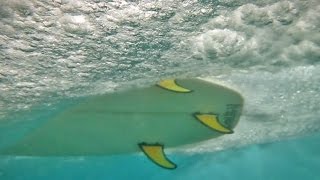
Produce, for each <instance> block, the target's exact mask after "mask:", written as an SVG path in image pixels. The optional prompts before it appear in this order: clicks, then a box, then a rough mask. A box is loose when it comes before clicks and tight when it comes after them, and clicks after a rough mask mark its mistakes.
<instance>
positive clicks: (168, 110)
mask: <svg viewBox="0 0 320 180" xmlns="http://www.w3.org/2000/svg"><path fill="white" fill-rule="evenodd" d="M242 107H243V98H242V96H241V95H240V94H239V93H237V92H236V91H234V90H231V89H229V88H226V87H224V86H221V85H217V84H213V83H211V82H207V81H204V80H201V79H167V80H162V81H160V82H158V83H157V84H155V85H153V86H150V87H145V88H137V89H131V90H128V91H120V92H114V93H110V94H104V95H96V96H93V97H89V98H87V99H85V100H84V101H82V102H80V103H78V104H76V105H74V106H72V107H69V108H67V109H65V111H63V112H61V113H60V114H58V115H56V116H55V117H53V118H52V119H49V120H48V121H46V122H45V123H44V124H43V125H41V126H40V127H38V128H36V129H34V130H33V131H32V132H30V133H28V134H26V135H25V136H24V137H23V138H22V139H21V140H19V141H18V142H16V143H15V144H13V145H12V146H10V147H7V148H5V149H3V150H0V154H5V155H23V156H90V155H109V154H119V153H130V152H138V151H142V152H144V154H145V155H146V156H147V157H148V158H149V159H151V160H152V161H153V162H155V163H156V164H157V165H159V166H161V167H164V168H167V169H174V168H176V167H177V166H176V164H175V163H173V162H172V161H170V160H169V159H168V158H167V157H166V156H165V154H164V147H177V146H181V145H186V144H192V143H197V142H200V141H204V140H208V139H211V138H216V137H218V136H221V135H223V134H230V133H233V129H234V127H235V126H236V124H237V123H238V121H239V117H240V114H241V110H242Z"/></svg>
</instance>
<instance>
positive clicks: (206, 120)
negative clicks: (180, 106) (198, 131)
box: [194, 113, 233, 134]
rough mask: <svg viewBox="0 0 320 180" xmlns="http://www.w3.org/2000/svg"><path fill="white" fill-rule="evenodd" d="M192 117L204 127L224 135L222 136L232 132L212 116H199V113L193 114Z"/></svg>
mask: <svg viewBox="0 0 320 180" xmlns="http://www.w3.org/2000/svg"><path fill="white" fill-rule="evenodd" d="M194 116H195V117H196V118H197V120H198V121H200V122H201V123H202V124H204V125H205V126H207V127H209V128H211V129H213V130H215V131H218V132H221V133H224V134H232V133H233V130H232V129H229V128H226V127H224V126H223V125H222V124H221V123H220V122H219V119H218V117H217V116H216V115H214V114H200V113H195V114H194Z"/></svg>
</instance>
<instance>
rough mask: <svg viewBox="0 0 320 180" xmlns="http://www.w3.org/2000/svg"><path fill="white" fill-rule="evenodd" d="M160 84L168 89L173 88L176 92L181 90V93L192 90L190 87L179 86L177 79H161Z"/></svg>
mask: <svg viewBox="0 0 320 180" xmlns="http://www.w3.org/2000/svg"><path fill="white" fill-rule="evenodd" d="M157 85H158V86H160V87H162V88H164V89H167V90H171V91H175V92H180V93H188V92H191V90H190V89H186V88H184V87H181V86H179V85H178V84H177V83H176V81H175V79H166V80H162V81H160V82H159V83H158V84H157Z"/></svg>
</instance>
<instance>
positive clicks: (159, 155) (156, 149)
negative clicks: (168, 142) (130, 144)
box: [138, 142, 177, 169]
mask: <svg viewBox="0 0 320 180" xmlns="http://www.w3.org/2000/svg"><path fill="white" fill-rule="evenodd" d="M138 145H139V147H140V149H141V150H142V151H143V153H144V154H145V155H146V156H147V157H148V158H149V159H150V160H151V161H153V162H154V163H155V164H157V165H159V166H161V167H163V168H166V169H175V168H177V165H176V164H175V163H173V162H171V161H170V160H169V159H168V158H167V157H166V155H165V154H164V151H163V148H164V146H163V145H162V144H147V143H144V142H143V143H139V144H138Z"/></svg>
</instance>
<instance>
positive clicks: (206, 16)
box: [0, 0, 320, 180]
mask: <svg viewBox="0 0 320 180" xmlns="http://www.w3.org/2000/svg"><path fill="white" fill-rule="evenodd" d="M319 12H320V3H319V1H317V0H308V1H306V0H263V1H262V0H260V1H256V0H255V1H254V0H244V1H236V0H212V1H209V0H208V1H207V0H198V1H197V0H187V1H183V0H162V1H160V0H154V1H153V0H140V1H134V0H131V1H128V0H127V1H125V0H52V1H45V0H37V1H35V0H12V1H11V0H10V1H9V0H0V148H3V147H5V146H7V145H8V144H10V143H12V142H14V141H15V140H17V139H19V137H21V136H22V135H23V134H24V133H25V132H27V131H28V130H30V129H31V128H33V127H35V126H36V125H37V124H38V123H40V122H42V121H43V120H44V119H48V118H50V117H52V116H53V115H54V114H55V113H57V112H59V111H62V110H63V109H64V108H65V107H66V106H68V105H69V104H68V103H70V102H71V103H76V102H77V101H78V100H80V99H81V98H83V97H86V96H89V95H96V94H104V93H110V92H114V91H118V90H127V89H131V88H136V87H144V86H149V85H151V84H154V83H155V82H157V81H158V80H160V79H164V78H186V77H201V78H204V79H206V80H208V81H213V82H215V83H218V84H222V85H225V86H228V87H230V88H232V89H235V90H237V91H238V92H239V93H241V94H242V95H243V97H244V99H245V106H244V110H243V114H242V117H241V119H240V122H239V124H238V126H237V127H236V128H235V133H234V134H232V135H227V136H222V137H221V138H216V139H212V140H209V141H205V142H201V143H199V144H194V145H189V146H187V147H178V148H175V149H170V150H169V153H168V156H169V157H170V159H172V160H173V161H174V162H177V164H178V165H179V167H178V168H177V169H176V170H174V171H168V170H165V169H162V168H159V167H157V166H155V165H154V164H152V163H150V162H149V161H148V159H146V158H145V157H144V156H143V155H142V154H141V153H136V154H123V155H116V156H104V157H56V158H53V157H51V158H44V157H42V158H40V157H14V156H1V157H0V179H10V180H11V179H49V180H50V179H142V178H146V179H199V178H202V179H218V178H219V179H221V178H224V179H239V177H241V178H242V179H287V178H290V179H302V178H303V179H318V178H319V177H320V173H319V171H318V170H317V167H320V153H319V151H317V149H319V147H320V142H319V141H318V139H319V138H320V136H319V133H320V118H319V117H320V106H319V104H320V64H319V62H320V32H319V29H320V21H319V19H320V13H319Z"/></svg>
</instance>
